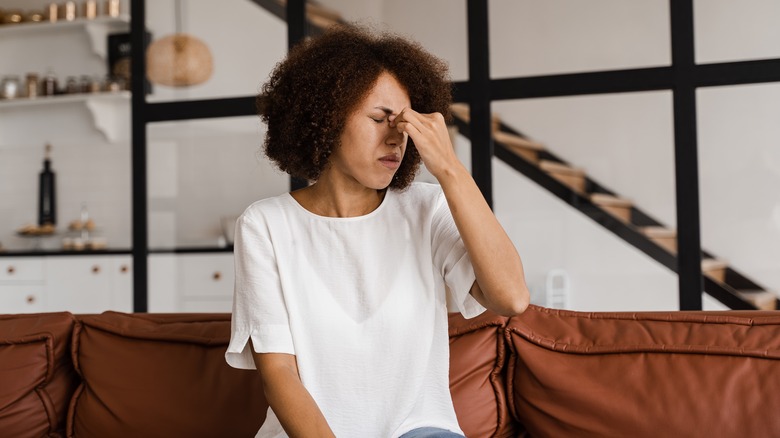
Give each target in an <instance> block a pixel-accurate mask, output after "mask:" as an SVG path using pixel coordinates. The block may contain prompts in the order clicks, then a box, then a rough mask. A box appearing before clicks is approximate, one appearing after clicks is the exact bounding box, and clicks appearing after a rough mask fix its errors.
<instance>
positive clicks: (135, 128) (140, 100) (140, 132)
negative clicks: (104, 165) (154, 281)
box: [130, 0, 149, 312]
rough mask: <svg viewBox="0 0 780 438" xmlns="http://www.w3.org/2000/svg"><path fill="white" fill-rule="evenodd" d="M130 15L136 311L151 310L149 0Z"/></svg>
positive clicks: (141, 0) (135, 4) (136, 5)
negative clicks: (146, 34)
mask: <svg viewBox="0 0 780 438" xmlns="http://www.w3.org/2000/svg"><path fill="white" fill-rule="evenodd" d="M130 13H131V18H130V43H131V45H132V47H131V59H132V63H131V67H130V68H131V79H130V88H131V90H132V93H133V97H132V111H131V125H132V134H131V135H132V136H131V140H130V141H131V144H132V146H131V150H132V152H131V155H132V158H131V163H132V164H131V173H132V187H133V189H132V198H133V201H132V202H133V205H132V216H133V311H134V312H147V311H148V310H149V296H148V277H149V274H148V260H147V254H148V253H149V241H148V234H149V233H148V226H147V217H148V215H147V213H148V205H147V200H146V119H145V109H146V84H145V82H146V53H145V44H144V30H145V28H146V26H145V23H146V1H145V0H133V2H132V5H131V9H130Z"/></svg>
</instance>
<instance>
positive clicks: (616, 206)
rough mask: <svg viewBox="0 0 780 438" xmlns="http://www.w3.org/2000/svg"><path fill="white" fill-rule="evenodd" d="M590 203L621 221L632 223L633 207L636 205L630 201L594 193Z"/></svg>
mask: <svg viewBox="0 0 780 438" xmlns="http://www.w3.org/2000/svg"><path fill="white" fill-rule="evenodd" d="M590 201H591V202H592V203H594V204H596V205H598V206H599V207H600V208H601V209H602V210H604V211H606V212H607V213H609V214H611V215H612V216H615V217H617V218H618V219H620V220H621V221H623V222H626V223H631V207H632V206H633V205H634V204H633V203H632V202H631V201H630V200H628V199H625V198H620V197H617V196H612V195H608V194H606V193H593V194H592V195H590Z"/></svg>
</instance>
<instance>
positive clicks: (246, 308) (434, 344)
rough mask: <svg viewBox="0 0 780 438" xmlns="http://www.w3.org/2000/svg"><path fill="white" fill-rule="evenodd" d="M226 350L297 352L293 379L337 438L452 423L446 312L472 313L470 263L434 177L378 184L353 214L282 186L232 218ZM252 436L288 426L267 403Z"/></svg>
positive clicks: (476, 309)
mask: <svg viewBox="0 0 780 438" xmlns="http://www.w3.org/2000/svg"><path fill="white" fill-rule="evenodd" d="M235 264H236V284H235V292H234V302H233V318H232V336H231V340H230V345H229V346H228V349H227V353H226V355H225V356H226V359H227V362H228V364H230V365H231V366H233V367H236V368H244V369H254V368H255V366H254V363H253V361H252V355H251V349H250V347H249V345H248V340H249V339H251V340H252V344H253V346H254V348H255V350H256V351H258V352H261V353H271V352H276V353H289V354H294V355H295V356H296V359H297V362H298V371H299V374H300V377H301V382H302V383H303V385H304V387H306V389H307V390H308V391H309V393H310V394H311V395H312V397H313V398H314V400H315V401H316V403H317V405H318V406H319V408H320V410H321V411H322V413H323V415H324V416H325V419H326V420H327V422H328V424H329V425H330V427H331V429H332V430H333V432H334V433H335V434H336V436H337V437H339V438H349V437H360V438H365V437H372V438H374V437H378V438H384V437H397V436H399V435H402V434H403V433H405V432H408V431H409V430H412V429H415V428H418V427H425V426H431V427H439V428H442V429H448V430H451V431H454V432H459V433H462V431H461V430H460V428H459V426H458V421H457V418H456V417H455V410H454V408H453V405H452V397H451V395H450V391H449V340H448V336H447V312H448V309H449V310H450V311H459V312H460V313H462V314H463V316H464V317H465V318H472V317H475V316H477V315H479V314H481V313H482V312H483V311H484V310H485V308H484V307H482V306H481V305H480V304H479V303H478V302H477V301H476V300H475V299H474V298H473V297H472V296H471V295H470V294H469V290H470V289H471V285H472V284H473V283H474V280H475V276H474V269H473V268H472V266H471V261H470V259H469V257H468V254H467V253H466V249H465V247H464V244H463V241H462V240H461V238H460V234H459V233H458V229H457V228H456V226H455V223H454V221H453V219H452V214H451V213H450V210H449V207H448V205H447V202H446V199H445V198H444V194H443V193H442V191H441V188H440V187H439V186H438V185H435V184H427V183H413V184H412V185H411V186H410V187H409V188H408V189H407V190H405V191H403V192H397V191H394V190H388V191H387V194H386V195H385V198H384V200H383V201H382V204H381V205H380V206H379V207H378V208H377V209H376V210H374V211H373V212H371V213H369V214H367V215H364V216H359V217H350V218H333V217H325V216H319V215H316V214H314V213H312V212H310V211H308V210H306V209H305V208H303V206H301V205H300V204H299V203H298V202H297V201H296V200H295V199H294V198H293V197H292V196H291V195H290V194H289V193H286V194H284V195H281V196H277V197H273V198H268V199H263V200H261V201H257V202H255V203H254V204H252V205H251V206H249V208H247V210H246V211H245V212H244V214H243V215H242V216H241V217H240V218H239V219H238V223H237V225H236V234H235ZM256 436H257V437H262V438H269V437H286V436H287V435H286V434H285V433H284V430H283V429H282V427H281V425H280V424H279V420H278V419H277V418H276V416H275V415H274V413H273V410H271V409H269V410H268V415H267V418H266V421H265V423H264V424H263V426H262V427H261V428H260V431H259V432H258V433H257V435H256Z"/></svg>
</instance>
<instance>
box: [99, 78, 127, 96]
mask: <svg viewBox="0 0 780 438" xmlns="http://www.w3.org/2000/svg"><path fill="white" fill-rule="evenodd" d="M124 89H125V80H124V79H123V78H121V77H119V76H107V77H106V81H105V85H104V87H103V91H108V92H111V93H117V92H120V91H122V90H124Z"/></svg>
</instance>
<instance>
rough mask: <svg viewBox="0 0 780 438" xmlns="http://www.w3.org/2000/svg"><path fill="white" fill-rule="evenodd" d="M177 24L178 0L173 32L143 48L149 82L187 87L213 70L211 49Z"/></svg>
mask: <svg viewBox="0 0 780 438" xmlns="http://www.w3.org/2000/svg"><path fill="white" fill-rule="evenodd" d="M181 24H182V5H181V0H176V33H174V34H173V35H168V36H165V37H163V38H160V39H158V40H155V41H154V42H152V44H150V45H149V48H148V49H147V51H146V75H147V77H148V78H149V81H151V82H152V83H155V84H159V85H166V86H169V87H190V86H192V85H198V84H202V83H204V82H206V81H207V80H208V79H209V78H210V77H211V74H212V73H213V71H214V63H213V60H212V56H211V50H209V48H208V46H207V45H206V44H205V43H204V42H203V41H201V40H200V39H198V38H196V37H194V36H192V35H190V34H187V33H184V32H182V25H181Z"/></svg>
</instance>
